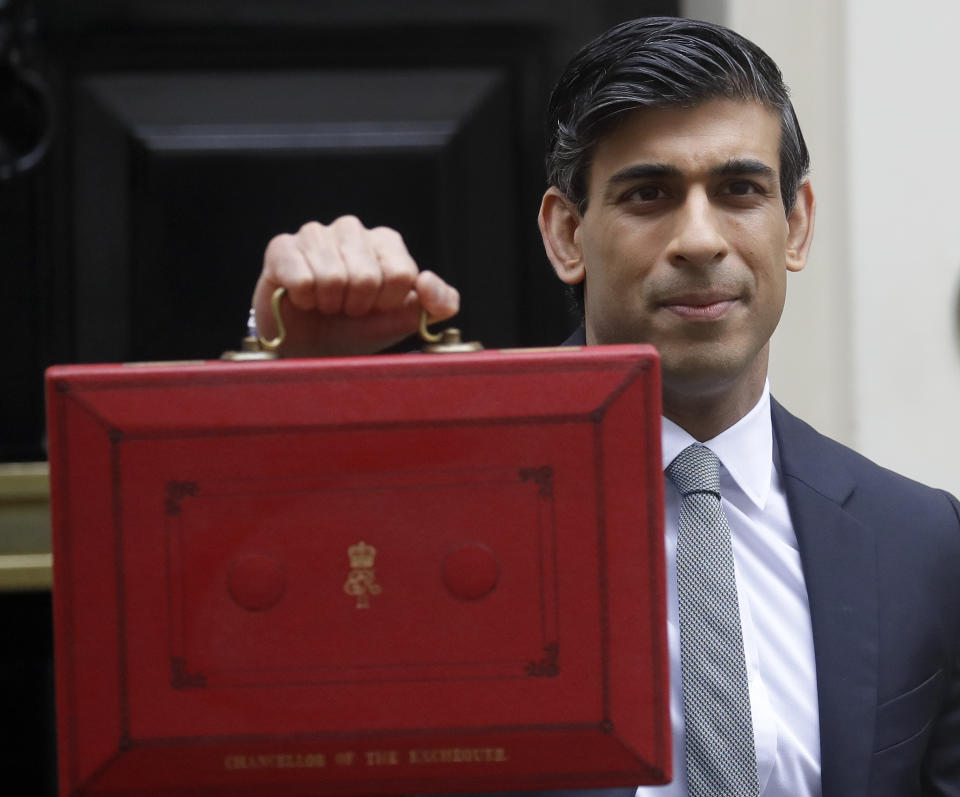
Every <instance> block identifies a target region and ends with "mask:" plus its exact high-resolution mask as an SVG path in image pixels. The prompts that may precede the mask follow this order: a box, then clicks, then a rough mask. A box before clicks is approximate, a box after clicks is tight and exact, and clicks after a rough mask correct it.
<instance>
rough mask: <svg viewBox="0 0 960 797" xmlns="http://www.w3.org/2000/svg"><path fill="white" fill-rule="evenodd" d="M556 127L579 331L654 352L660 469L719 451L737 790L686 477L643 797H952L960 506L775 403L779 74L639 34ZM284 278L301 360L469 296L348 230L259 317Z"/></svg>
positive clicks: (672, 513)
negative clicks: (683, 551)
mask: <svg viewBox="0 0 960 797" xmlns="http://www.w3.org/2000/svg"><path fill="white" fill-rule="evenodd" d="M549 125H550V127H549V131H550V136H551V138H550V144H549V150H550V151H549V153H548V171H549V179H550V187H549V188H548V189H547V191H546V193H545V194H544V197H543V201H542V204H541V208H540V216H539V223H540V229H541V232H542V235H543V241H544V246H545V248H546V252H547V255H548V257H549V259H550V262H551V263H552V264H553V267H554V269H555V271H556V273H557V275H558V276H559V278H560V279H561V280H562V281H564V282H565V283H567V284H568V285H570V286H572V287H573V288H574V289H575V290H579V293H580V296H581V297H582V302H583V309H584V322H583V326H582V327H581V328H580V329H579V330H578V332H577V333H575V334H574V336H573V337H572V338H571V339H570V342H573V343H587V344H605V343H621V342H650V343H653V344H655V345H656V347H657V348H658V350H659V351H660V354H661V357H662V368H663V412H664V416H665V419H664V440H663V451H664V466H665V468H667V467H668V466H671V468H672V467H673V466H672V465H671V463H672V462H673V461H674V458H675V457H677V458H678V461H679V459H680V456H679V455H681V453H682V452H684V453H685V452H686V451H687V450H688V449H689V450H691V451H694V452H697V453H703V448H706V449H709V450H710V451H712V452H713V454H710V455H709V456H710V457H711V458H712V457H713V455H714V454H715V455H716V458H718V459H719V462H720V465H719V477H718V478H719V493H720V495H721V496H722V508H723V515H724V520H725V521H726V524H727V525H728V526H729V529H730V535H729V536H728V537H727V539H728V540H729V539H730V538H731V537H732V554H733V562H734V567H735V573H736V588H735V593H734V603H735V604H736V605H735V607H734V612H736V611H737V610H739V628H736V629H735V634H734V635H735V636H736V637H737V640H736V645H737V651H738V653H737V657H736V658H738V659H739V661H740V664H739V667H740V671H741V672H744V671H745V673H746V678H745V680H746V682H747V687H746V688H745V691H746V692H747V693H748V699H747V697H744V699H743V703H744V704H747V705H745V709H744V711H745V714H746V718H745V723H746V724H745V726H743V727H745V728H746V731H745V733H746V735H747V736H748V737H749V742H750V745H749V746H750V748H751V750H750V752H749V756H748V757H749V760H748V761H746V763H745V764H744V765H743V768H744V770H745V772H746V774H745V775H744V779H743V781H742V782H743V784H745V785H742V786H734V785H731V783H730V782H728V781H725V780H724V778H725V777H727V775H728V774H729V773H728V771H733V770H735V769H739V768H740V767H741V764H740V763H739V761H740V759H739V758H738V763H736V764H734V763H732V762H731V761H730V759H729V758H728V759H724V761H725V762H726V763H724V761H721V762H720V763H719V764H718V763H716V762H712V763H711V762H707V763H706V764H703V762H702V761H701V759H700V756H703V755H706V756H707V757H709V755H710V753H709V751H708V752H707V753H703V752H702V751H697V750H695V749H693V750H692V748H693V746H695V745H696V743H697V740H698V739H699V737H700V734H701V732H700V725H699V722H700V720H699V719H694V717H695V710H696V708H697V706H696V704H697V702H698V700H699V699H700V698H691V697H689V696H688V695H687V694H686V693H685V688H684V687H685V686H688V685H690V684H693V682H694V681H695V678H694V677H693V676H690V675H689V672H690V671H689V670H688V668H687V664H686V661H687V660H686V658H685V657H686V656H687V651H689V650H692V649H693V645H692V643H690V642H687V646H686V647H684V639H685V638H688V637H689V636H690V632H689V631H687V630H686V629H687V628H689V626H684V622H688V623H689V622H690V621H689V620H684V619H682V618H683V617H686V616H687V615H685V614H684V613H683V611H682V610H681V609H680V608H679V607H680V605H681V604H682V603H683V601H684V600H685V599H681V598H680V597H678V588H677V586H676V580H677V577H678V568H677V557H678V556H680V554H678V553H677V547H678V536H679V532H678V529H680V530H681V531H682V529H683V526H684V523H685V521H684V519H683V517H684V514H683V513H684V512H686V511H687V509H686V507H687V504H686V501H687V495H686V493H685V494H684V496H681V494H680V492H679V490H678V488H676V487H675V486H674V477H673V475H671V478H669V479H668V480H667V482H666V498H667V514H666V529H667V539H666V548H667V563H668V567H667V573H668V590H669V591H668V600H669V604H668V605H669V607H670V608H669V612H668V615H669V617H668V620H669V628H668V637H669V642H670V650H671V676H672V693H671V713H672V719H673V726H674V748H675V750H674V759H675V783H674V784H672V785H671V786H668V787H663V788H659V789H649V790H648V789H640V790H639V791H638V794H639V795H654V794H670V795H686V794H717V795H725V794H736V795H740V794H763V795H768V796H771V797H772V796H773V795H820V794H822V795H824V797H853V796H854V795H871V797H874V796H879V795H891V797H893V796H894V795H896V797H904V795H960V658H958V654H960V578H958V576H960V505H958V503H957V501H956V500H955V499H953V498H952V497H950V496H948V495H947V494H945V493H943V492H940V491H935V490H931V489H929V488H926V487H923V486H921V485H918V484H916V483H914V482H910V481H908V480H906V479H904V478H902V477H899V476H897V475H895V474H892V473H890V472H889V471H885V470H883V469H881V468H879V467H878V466H876V465H874V464H872V463H870V462H868V461H866V460H864V459H863V458H861V457H859V456H858V455H856V454H854V453H853V452H851V451H849V450H848V449H845V448H843V447H842V446H840V445H838V444H836V443H834V442H832V441H830V440H827V439H826V438H824V437H822V436H820V435H818V434H817V433H816V432H814V431H813V430H812V429H810V428H809V427H808V426H807V425H806V424H804V423H802V422H801V421H799V420H798V419H796V418H794V417H793V416H791V415H790V414H789V413H787V412H786V411H785V410H784V409H783V408H782V407H781V406H780V405H779V404H777V403H776V402H774V401H772V400H771V399H770V397H769V392H768V387H767V383H766V376H767V358H768V347H769V339H770V336H771V334H772V333H773V330H774V328H775V327H776V325H777V322H778V320H779V317H780V313H781V310H782V308H783V304H784V298H785V291H786V275H787V272H788V271H799V270H800V269H802V268H803V267H804V265H805V263H806V257H807V253H808V251H809V248H810V243H811V240H812V234H813V225H814V214H815V203H814V197H813V193H812V190H811V187H810V184H809V181H807V180H806V178H805V173H806V170H807V163H808V157H807V152H806V147H805V145H804V142H803V137H802V135H801V133H800V129H799V125H798V123H797V120H796V116H795V114H794V112H793V108H792V106H791V105H790V102H789V99H788V98H787V90H786V88H785V87H784V86H783V83H782V80H781V77H780V73H779V70H778V69H777V67H776V65H775V64H774V63H773V62H772V61H771V60H770V59H769V57H768V56H766V55H765V54H764V53H763V52H762V51H761V50H760V49H759V48H757V47H756V46H755V45H753V44H752V43H750V42H748V41H747V40H745V39H743V38H742V37H740V36H738V35H737V34H735V33H733V32H731V31H728V30H726V29H724V28H720V27H718V26H714V25H709V24H706V23H702V22H695V21H690V20H681V19H662V18H661V19H655V18H651V19H642V20H636V21H634V22H629V23H624V24H622V25H619V26H617V27H615V28H613V29H612V30H610V31H608V32H607V33H605V34H603V35H602V36H601V37H599V38H598V39H597V40H595V41H594V42H591V43H590V44H588V45H587V46H586V47H585V48H584V49H583V50H582V51H581V52H580V53H578V54H577V55H576V56H575V57H574V59H573V60H572V62H571V63H570V65H569V66H568V68H567V70H566V72H565V73H564V75H563V76H562V77H561V79H560V81H559V83H558V85H557V87H556V88H555V90H554V93H553V96H552V98H551V106H550V117H549ZM278 285H284V286H286V287H287V289H288V290H289V292H290V298H291V301H292V305H293V308H294V309H293V310H292V312H291V317H290V319H289V323H288V326H289V349H288V351H289V353H291V354H335V353H359V352H364V351H368V352H372V351H376V350H378V349H379V348H382V347H383V346H386V345H388V344H390V343H392V342H394V341H396V340H398V339H400V338H402V337H404V336H405V335H406V334H408V333H409V332H411V331H413V330H414V329H415V328H416V323H417V316H418V314H419V311H420V308H423V309H426V310H427V312H428V313H429V314H430V315H431V316H432V317H433V318H434V319H443V318H447V317H449V316H451V315H453V314H454V313H455V312H456V310H457V305H458V296H457V294H456V292H455V291H454V290H453V289H452V288H451V287H450V286H448V285H446V284H445V283H443V281H442V280H440V279H439V278H438V277H437V276H436V275H434V274H431V273H429V272H418V270H417V267H416V264H415V263H414V262H413V261H412V259H411V258H410V256H409V254H408V253H407V251H406V249H405V247H404V246H403V243H402V240H401V239H400V237H399V236H398V235H397V234H396V233H394V232H392V231H389V230H383V229H375V230H366V229H365V228H364V227H363V226H362V225H361V224H360V222H359V221H357V220H356V219H353V218H350V217H347V218H343V219H339V220H337V221H336V222H334V223H333V224H332V225H330V226H329V227H325V226H322V225H319V224H308V225H306V226H305V227H303V228H302V229H301V230H300V231H299V232H298V233H297V234H296V235H293V236H279V237H278V238H276V239H274V240H273V241H272V242H271V243H270V245H269V246H268V248H267V251H266V255H265V258H264V268H263V273H262V274H261V277H260V281H259V282H258V285H257V288H256V291H255V295H254V305H255V307H256V309H257V311H258V317H259V318H269V314H268V311H267V307H268V302H269V296H270V294H271V293H272V291H273V289H274V288H275V287H276V286H278ZM265 331H266V333H267V334H270V333H271V332H272V330H270V329H267V330H265ZM698 444H702V445H698ZM671 468H668V473H671V474H673V471H672V470H671ZM678 483H679V482H678ZM685 544H686V543H685ZM727 545H728V546H729V545H731V543H730V542H728V543H727ZM685 567H686V565H684V566H683V567H681V568H680V570H681V571H683V570H684V569H685ZM711 646H712V644H711ZM681 658H684V668H683V675H682V676H681V664H680V662H681ZM685 680H686V681H688V682H689V684H686V685H685V684H684V683H683V682H684V681H685ZM685 701H689V702H688V703H687V702H685ZM724 705H726V704H724ZM741 707H743V706H741ZM719 713H720V714H722V715H724V716H726V715H727V714H728V713H729V714H731V715H732V714H733V713H734V712H733V711H732V710H731V711H729V712H728V711H727V709H726V708H724V709H722V710H720V712H719ZM721 724H722V723H721ZM724 734H726V731H725V730H724V731H722V732H720V736H723V735H724ZM718 744H726V741H725V740H724V739H719V740H718ZM725 750H726V748H725ZM725 754H726V753H725ZM738 756H739V753H738ZM744 760H746V759H744ZM703 767H706V768H707V770H711V767H712V770H711V771H709V772H708V774H707V775H706V776H704V775H703V774H702V768H703ZM704 777H706V780H707V781H708V782H707V785H704V783H703V781H704Z"/></svg>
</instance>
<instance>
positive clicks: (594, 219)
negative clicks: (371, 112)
mask: <svg viewBox="0 0 960 797" xmlns="http://www.w3.org/2000/svg"><path fill="white" fill-rule="evenodd" d="M779 163H780V120H779V117H778V116H777V114H776V113H775V112H774V111H771V110H769V109H767V108H765V107H763V106H761V105H759V104H757V103H752V102H740V101H734V100H726V99H718V100H711V101H708V102H704V103H702V104H700V105H698V106H695V107H693V108H665V109H641V110H637V111H634V112H632V113H631V114H630V115H628V116H627V117H625V119H624V120H623V121H622V122H621V123H619V124H618V125H617V126H616V127H615V128H614V129H613V130H612V131H611V132H610V133H609V134H608V135H607V136H606V137H605V138H604V139H602V140H601V142H600V143H599V144H598V146H597V147H596V149H595V153H594V158H593V162H592V164H591V167H590V173H589V182H588V204H587V210H586V212H585V213H584V214H583V216H582V217H579V218H578V220H577V221H576V222H575V226H576V229H575V231H574V232H573V241H574V248H575V249H576V250H578V251H579V253H580V255H581V257H582V269H583V272H584V274H585V279H586V283H585V286H586V287H585V303H586V331H587V341H588V342H589V343H624V342H647V343H652V344H654V345H655V346H656V347H657V348H658V349H659V351H660V354H661V357H662V364H663V375H664V389H665V399H667V398H668V397H669V395H670V393H671V392H673V393H676V394H677V395H682V394H688V395H697V396H701V397H706V396H709V395H711V394H712V393H715V392H722V391H724V390H729V389H731V388H736V386H737V385H748V386H749V388H748V389H749V392H751V393H753V392H757V394H759V393H758V391H759V387H758V385H759V386H762V383H763V379H764V378H765V375H766V366H767V342H768V340H769V338H770V335H771V334H772V333H773V330H774V329H775V327H776V325H777V322H778V320H779V318H780V313H781V311H782V310H783V303H784V298H785V294H786V272H787V270H788V269H791V270H798V269H799V268H802V267H803V256H805V253H806V245H808V243H809V242H808V241H806V242H805V243H804V244H803V251H802V253H801V255H800V256H798V254H797V248H798V247H797V238H798V236H797V230H796V229H794V228H795V227H796V225H795V223H794V222H793V220H788V217H787V216H786V214H785V211H784V206H783V202H782V199H781V196H780V174H779ZM801 212H804V211H803V209H802V208H801ZM791 216H793V214H791ZM558 271H559V269H558ZM561 276H562V277H563V274H561ZM568 281H576V279H568ZM754 400H755V398H754Z"/></svg>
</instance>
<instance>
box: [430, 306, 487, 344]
mask: <svg viewBox="0 0 960 797" xmlns="http://www.w3.org/2000/svg"><path fill="white" fill-rule="evenodd" d="M428 320H429V319H428V318H427V311H426V310H421V311H420V337H421V338H423V342H424V343H425V344H426V345H425V346H424V347H423V351H424V352H427V353H430V354H458V353H461V352H468V351H480V350H481V349H483V346H482V345H481V344H480V342H479V341H475V340H471V341H467V342H464V341H463V340H462V339H461V337H460V330H459V329H454V328H453V327H447V329H445V330H443V332H441V333H439V334H434V333H433V332H431V331H430V330H429V329H427V321H428Z"/></svg>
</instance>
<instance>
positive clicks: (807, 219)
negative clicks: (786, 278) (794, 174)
mask: <svg viewBox="0 0 960 797" xmlns="http://www.w3.org/2000/svg"><path fill="white" fill-rule="evenodd" d="M816 215H817V200H816V197H815V196H814V195H813V189H812V188H811V187H810V181H809V180H805V181H804V182H803V184H802V185H801V186H800V187H799V188H798V189H797V201H796V202H794V204H793V210H791V211H790V213H789V214H788V215H787V252H786V255H787V270H788V271H801V270H802V269H803V267H804V266H805V265H807V254H808V253H809V252H810V244H812V243H813V222H814V218H815V217H816Z"/></svg>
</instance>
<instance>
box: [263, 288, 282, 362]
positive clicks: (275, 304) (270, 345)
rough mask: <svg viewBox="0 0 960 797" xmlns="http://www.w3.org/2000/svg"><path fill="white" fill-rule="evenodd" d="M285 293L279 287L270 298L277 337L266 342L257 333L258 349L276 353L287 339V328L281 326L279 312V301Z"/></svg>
mask: <svg viewBox="0 0 960 797" xmlns="http://www.w3.org/2000/svg"><path fill="white" fill-rule="evenodd" d="M286 292H287V289H286V288H284V287H283V286H282V285H281V286H280V287H279V288H277V289H276V290H275V291H274V292H273V296H271V297H270V307H271V308H272V309H273V320H274V322H275V323H276V325H277V336H276V337H275V338H274V339H273V340H267V339H266V338H264V337H263V336H262V335H260V334H259V333H257V340H258V341H259V342H260V347H261V348H262V349H264V350H265V351H276V350H277V349H279V348H280V347H281V346H282V345H283V341H284V340H285V339H286V337H287V328H286V327H285V326H284V325H283V314H282V313H281V312H280V300H281V299H282V298H283V297H284V295H285V294H286Z"/></svg>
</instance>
